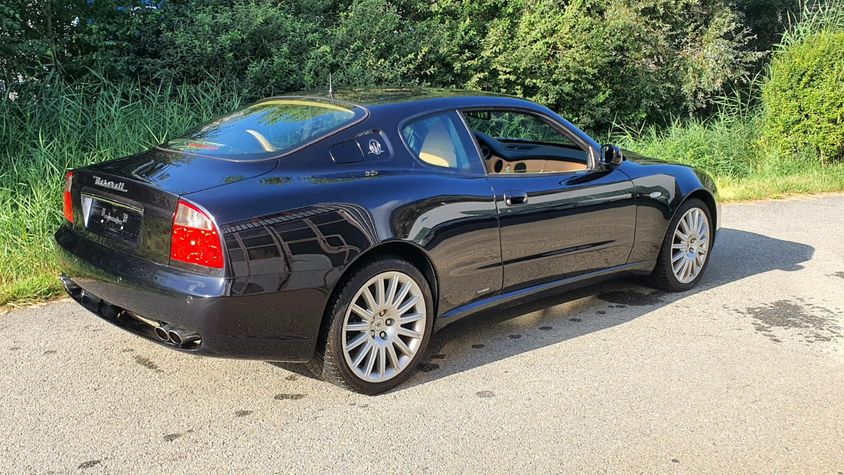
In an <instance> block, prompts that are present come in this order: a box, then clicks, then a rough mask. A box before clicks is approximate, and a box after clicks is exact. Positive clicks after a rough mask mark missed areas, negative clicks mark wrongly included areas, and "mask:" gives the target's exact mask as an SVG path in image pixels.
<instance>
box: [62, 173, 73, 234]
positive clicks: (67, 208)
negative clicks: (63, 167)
mask: <svg viewBox="0 0 844 475" xmlns="http://www.w3.org/2000/svg"><path fill="white" fill-rule="evenodd" d="M71 185H73V172H67V175H65V176H64V217H65V218H66V219H67V220H68V221H70V222H71V223H72V222H73V199H72V198H71V197H70V186H71Z"/></svg>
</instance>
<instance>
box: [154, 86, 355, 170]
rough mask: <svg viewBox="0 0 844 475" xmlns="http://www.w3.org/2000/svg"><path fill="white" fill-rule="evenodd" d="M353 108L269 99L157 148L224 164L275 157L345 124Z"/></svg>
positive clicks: (349, 121) (352, 116)
mask: <svg viewBox="0 0 844 475" xmlns="http://www.w3.org/2000/svg"><path fill="white" fill-rule="evenodd" d="M365 115H366V112H365V111H364V110H363V109H362V108H360V107H357V106H353V105H350V104H345V103H340V102H329V101H320V100H318V99H311V98H280V99H269V100H266V101H262V102H259V103H257V104H253V105H251V106H249V107H246V108H245V109H241V110H239V111H237V112H234V113H232V114H229V115H227V116H225V117H221V118H219V119H217V120H214V121H213V122H210V123H208V124H206V125H204V126H202V127H200V128H198V129H196V130H194V131H192V132H189V133H188V134H186V135H184V136H183V137H180V138H177V139H173V140H171V141H169V142H168V143H166V144H165V145H164V146H163V148H167V149H170V150H176V151H179V152H188V153H196V154H199V155H205V156H210V157H219V158H223V159H229V160H255V159H262V158H268V157H275V156H279V155H282V154H284V153H286V152H289V151H291V150H294V149H296V148H299V147H301V146H303V145H306V144H308V143H310V142H313V141H315V140H317V139H320V138H323V137H325V136H327V135H329V134H331V133H333V132H336V131H337V130H339V129H341V128H343V127H346V126H348V125H351V124H352V123H354V122H356V121H358V120H360V119H361V118H363V117H364V116H365Z"/></svg>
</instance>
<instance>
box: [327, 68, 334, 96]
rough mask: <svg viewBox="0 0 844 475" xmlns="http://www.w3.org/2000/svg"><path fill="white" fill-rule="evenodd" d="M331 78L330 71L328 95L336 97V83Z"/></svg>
mask: <svg viewBox="0 0 844 475" xmlns="http://www.w3.org/2000/svg"><path fill="white" fill-rule="evenodd" d="M331 79H332V78H331V73H328V97H330V98H332V99H334V84H333V81H332V80H331Z"/></svg>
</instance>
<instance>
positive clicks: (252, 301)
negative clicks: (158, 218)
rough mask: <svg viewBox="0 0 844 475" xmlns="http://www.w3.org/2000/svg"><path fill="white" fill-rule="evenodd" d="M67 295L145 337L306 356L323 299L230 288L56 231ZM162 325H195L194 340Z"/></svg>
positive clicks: (307, 292)
mask: <svg viewBox="0 0 844 475" xmlns="http://www.w3.org/2000/svg"><path fill="white" fill-rule="evenodd" d="M55 238H56V242H57V243H58V246H57V248H58V254H59V259H60V263H61V264H60V265H61V269H62V277H61V279H62V283H63V285H64V287H65V290H66V291H67V293H68V295H70V297H71V298H73V299H74V300H75V301H76V302H78V303H79V304H80V305H82V306H83V307H85V308H86V309H88V310H90V311H91V312H93V313H94V314H96V315H97V316H99V317H100V318H102V319H104V320H106V321H108V322H109V323H112V324H114V325H117V326H118V327H120V328H123V329H124V330H127V331H130V332H132V333H134V334H136V335H138V336H141V337H143V338H146V339H147V340H149V341H152V342H155V343H157V344H161V345H164V346H167V347H170V348H172V349H176V350H179V351H185V352H189V353H193V354H199V355H206V356H217V357H226V358H245V359H257V360H266V361H292V362H304V361H308V360H310V359H311V357H312V356H313V353H314V348H315V344H316V338H317V335H318V333H319V327H320V321H321V318H322V313H323V309H324V305H325V302H326V300H327V295H326V294H327V292H326V291H325V290H324V289H321V288H299V289H291V290H280V291H277V292H264V293H256V294H252V295H240V296H232V295H231V294H230V289H231V280H230V279H226V278H222V277H215V276H204V275H200V274H194V273H190V272H187V271H182V270H179V269H174V268H171V267H168V266H163V265H160V264H157V263H154V262H151V261H147V260H144V259H141V258H138V257H134V256H130V255H127V254H124V253H120V252H117V251H114V250H111V249H107V248H105V247H103V246H101V245H99V244H97V243H94V242H92V241H90V240H87V239H85V238H83V237H81V236H79V235H77V234H76V233H75V232H74V231H73V230H71V229H69V228H68V227H67V226H62V227H61V228H60V229H59V230H58V231H57V232H56V236H55ZM160 325H168V326H169V328H180V329H184V330H186V331H187V332H189V333H190V332H195V333H196V334H198V335H199V338H200V339H201V340H200V342H199V343H198V344H191V345H184V346H179V345H176V344H174V343H172V342H168V341H164V340H161V339H160V338H159V337H158V336H157V335H156V332H155V328H156V327H157V326H160Z"/></svg>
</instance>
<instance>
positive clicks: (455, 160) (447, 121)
mask: <svg viewBox="0 0 844 475" xmlns="http://www.w3.org/2000/svg"><path fill="white" fill-rule="evenodd" d="M401 133H402V136H403V137H404V140H405V142H406V143H407V146H408V147H410V150H411V152H413V153H414V154H415V155H416V156H417V157H418V158H419V159H420V160H422V161H423V162H425V163H427V164H429V165H434V166H437V167H443V168H453V169H457V170H469V169H471V167H472V165H471V161H470V157H471V156H472V153H473V152H474V150H475V149H474V144H473V143H472V139H471V137H470V136H469V134H468V132H467V131H466V127H465V126H464V125H463V122H462V121H461V120H460V118H459V116H458V115H457V112H455V111H449V112H442V113H438V114H432V115H428V116H425V117H422V118H419V119H415V120H413V121H411V122H409V123H408V124H407V125H405V126H404V127H402V131H401ZM476 160H477V159H476Z"/></svg>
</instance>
